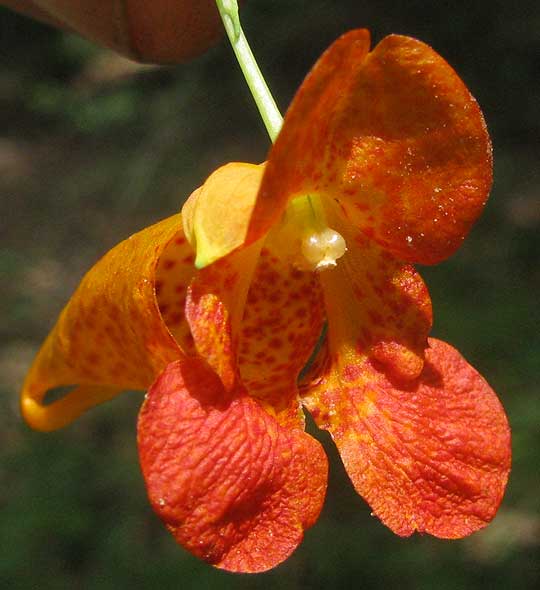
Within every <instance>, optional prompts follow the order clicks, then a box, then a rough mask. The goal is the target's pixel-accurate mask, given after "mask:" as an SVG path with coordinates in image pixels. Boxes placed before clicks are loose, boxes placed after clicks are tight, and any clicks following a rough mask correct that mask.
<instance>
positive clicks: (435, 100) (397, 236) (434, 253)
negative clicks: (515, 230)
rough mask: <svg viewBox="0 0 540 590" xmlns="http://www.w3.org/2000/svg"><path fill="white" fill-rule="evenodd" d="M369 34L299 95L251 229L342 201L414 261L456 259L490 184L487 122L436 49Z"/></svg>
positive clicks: (316, 70)
mask: <svg viewBox="0 0 540 590" xmlns="http://www.w3.org/2000/svg"><path fill="white" fill-rule="evenodd" d="M368 49H369V34H368V33H367V31H363V30H359V31H352V32H350V33H348V34H346V35H344V36H343V37H341V38H340V39H338V40H337V41H336V42H335V43H334V44H333V45H332V46H331V47H330V48H329V49H328V50H327V51H326V52H325V53H324V55H323V56H322V57H321V58H320V59H319V61H318V62H317V63H316V64H315V66H314V67H313V70H312V71H311V73H310V74H309V75H308V77H307V78H306V80H305V81H304V82H303V84H302V86H301V87H300V89H299V91H298V93H297V95H296V97H295V99H294V100H293V102H292V104H291V106H290V108H289V110H288V112H287V116H286V117H285V121H284V125H283V129H282V132H281V133H280V135H279V137H278V139H277V141H276V143H275V145H274V147H273V149H272V151H271V153H270V156H269V159H268V163H267V167H266V172H265V175H264V178H263V181H262V184H261V190H260V192H259V197H258V200H257V205H256V208H255V211H254V215H253V220H252V223H251V226H250V230H249V236H250V239H255V238H256V237H258V236H260V235H262V234H263V233H264V232H265V231H266V230H267V228H268V227H269V226H270V225H271V224H272V223H274V222H275V221H276V220H277V219H278V218H279V216H280V215H281V213H282V211H283V208H284V207H285V205H286V203H287V201H288V200H289V199H290V198H292V197H295V196H298V195H305V194H319V195H321V196H322V197H327V198H330V199H335V200H336V201H337V202H338V203H339V204H340V205H341V207H342V210H343V214H344V215H345V216H346V218H347V219H348V220H349V222H350V223H352V224H354V225H355V226H357V227H358V228H360V229H362V231H364V232H365V233H366V235H368V236H370V237H373V238H374V239H375V240H376V241H377V242H379V244H380V245H382V246H383V247H385V248H386V249H388V250H390V251H391V252H392V253H393V254H394V255H395V256H397V257H399V258H401V259H402V260H406V261H409V262H422V263H435V262H438V261H439V260H441V259H443V258H446V257H447V256H449V255H450V254H452V253H453V252H454V251H455V250H456V248H457V247H458V246H459V245H460V244H461V242H462V240H463V238H464V237H465V235H466V234H467V232H468V231H469V229H470V227H471V225H472V224H473V223H474V221H475V220H476V219H477V217H478V215H479V214H480V212H481V210H482V208H483V206H484V204H485V202H486V199H487V196H488V192H489V189H490V186H491V179H492V162H491V144H490V140H489V136H488V133H487V130H486V126H485V123H484V119H483V117H482V113H481V111H480V109H479V107H478V105H477V103H476V101H475V100H474V98H473V97H472V96H471V94H470V93H469V91H468V90H467V88H466V87H465V85H464V84H463V82H462V81H461V80H460V78H459V77H458V76H457V74H456V73H455V72H454V70H453V69H452V68H451V67H450V66H449V65H448V64H447V63H446V62H445V61H444V60H443V59H442V58H441V57H440V56H439V55H438V54H437V53H435V52H434V51H433V50H432V49H431V48H430V47H428V46H427V45H425V44H423V43H421V42H420V41H417V40H415V39H411V38H408V37H401V36H398V35H392V36H390V37H386V38H385V39H384V40H383V41H382V42H381V43H379V44H378V45H377V47H375V49H374V50H373V51H372V52H371V53H369V54H368Z"/></svg>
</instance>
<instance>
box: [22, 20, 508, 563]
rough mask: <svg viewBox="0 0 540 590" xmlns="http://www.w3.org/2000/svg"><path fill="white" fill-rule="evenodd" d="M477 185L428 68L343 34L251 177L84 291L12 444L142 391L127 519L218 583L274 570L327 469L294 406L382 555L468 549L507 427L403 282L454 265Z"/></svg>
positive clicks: (456, 87)
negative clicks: (337, 460)
mask: <svg viewBox="0 0 540 590" xmlns="http://www.w3.org/2000/svg"><path fill="white" fill-rule="evenodd" d="M490 184H491V148H490V142H489V137H488V134H487V131H486V128H485V124H484V121H483V118H482V114H481V112H480V110H479V108H478V106H477V104H476V102H475V101H474V99H473V98H472V96H471V95H470V93H469V92H468V90H467V89H466V87H465V86H464V84H463V83H462V82H461V80H460V79H459V78H458V76H457V75H456V73H455V72H454V71H453V70H452V69H451V68H450V66H449V65H448V64H447V63H446V62H445V61H444V60H443V59H442V58H441V57H440V56H438V55H437V54H436V53H435V52H434V51H433V50H432V49H430V48H429V47H427V46H426V45H424V44H423V43H421V42H419V41H417V40H414V39H410V38H407V37H402V36H390V37H386V38H385V39H384V40H383V41H381V42H380V43H379V44H378V45H377V46H376V47H375V49H374V50H373V51H371V52H369V35H368V33H367V32H366V31H364V30H359V31H352V32H350V33H348V34H346V35H344V36H343V37H341V38H340V39H338V41H336V42H335V43H334V44H333V45H332V46H331V47H330V48H329V49H328V50H327V51H326V53H325V54H324V55H323V56H322V57H321V58H320V60H319V61H318V62H317V64H316V65H315V66H314V68H313V70H312V71H311V73H310V74H309V75H308V77H307V78H306V80H305V81H304V83H303V84H302V86H301V88H300V90H299V91H298V93H297V95H296V96H295V98H294V100H293V103H292V105H291V107H290V108H289V111H288V113H287V116H286V118H285V121H284V125H283V129H282V132H281V133H280V135H279V137H278V139H277V141H276V144H275V145H274V147H273V148H272V150H271V152H270V155H269V158H268V162H267V164H266V165H264V166H263V165H261V166H256V165H252V164H244V163H232V164H228V165H226V166H223V167H221V168H219V169H218V170H217V171H216V172H214V173H213V174H212V175H211V176H210V177H209V178H208V179H207V181H206V182H205V183H204V185H203V186H202V187H201V188H199V189H197V190H196V191H195V192H194V193H193V195H192V196H191V197H190V199H189V200H188V201H187V203H186V205H185V206H184V208H183V211H182V215H181V216H180V215H175V216H173V217H170V218H169V219H166V220H164V221H162V222H160V223H157V224H156V225H153V226H151V227H149V228H147V229H145V230H143V231H141V232H140V233H138V234H135V235H134V236H132V237H131V238H129V239H128V240H126V241H124V242H122V243H121V244H119V245H118V246H117V247H116V248H114V249H113V250H111V251H110V252H109V253H108V254H107V255H106V256H105V257H104V258H103V259H102V260H100V261H99V262H98V263H97V264H96V266H95V267H94V268H93V269H92V270H91V271H90V272H89V273H88V274H87V275H86V277H85V278H84V279H83V281H82V283H81V285H80V286H79V288H78V289H77V291H76V293H75V294H74V295H73V297H72V299H71V300H70V302H69V303H68V305H67V306H66V308H65V309H64V311H63V312H62V314H61V316H60V318H59V320H58V322H57V324H56V326H55V327H54V329H53V331H52V332H51V334H50V335H49V337H48V338H47V341H46V342H45V344H44V346H43V347H42V349H41V350H40V352H39V353H38V356H37V358H36V360H35V362H34V364H33V366H32V368H31V370H30V372H29V375H28V377H27V380H26V382H25V385H24V388H23V392H22V401H21V404H22V411H23V414H24V416H25V418H26V420H27V421H28V423H29V424H30V425H31V426H33V427H34V428H37V429H41V430H51V429H54V428H58V427H60V426H63V425H65V424H67V423H69V422H71V421H72V420H73V419H75V418H76V417H77V416H78V415H79V414H80V413H81V412H83V411H85V410H86V409H88V408H89V407H91V406H93V405H95V404H96V403H99V402H101V401H104V400H106V399H109V398H110V397H112V396H114V395H116V394H118V393H119V392H120V391H121V390H123V389H148V393H147V396H146V400H145V402H144V404H143V407H142V409H141V412H140V417H139V424H138V445H139V455H140V461H141V467H142V471H143V475H144V478H145V481H146V485H147V488H148V494H149V498H150V502H151V504H152V506H153V508H154V510H155V511H156V512H157V513H158V515H159V516H160V518H161V519H162V520H163V521H164V523H165V524H166V526H167V528H168V529H169V530H170V531H171V532H172V534H173V535H174V536H175V538H176V539H177V541H178V542H179V543H181V544H182V545H183V546H184V547H186V548H187V549H188V550H189V551H191V552H192V553H194V554H195V555H197V556H199V557H200V558H202V559H204V560H206V561H208V562H209V563H212V564H213V565H215V566H217V567H220V568H223V569H227V570H231V571H238V572H258V571H264V570H266V569H269V568H271V567H273V566H275V565H277V564H278V563H280V562H281V561H282V560H284V559H285V558H286V557H287V556H288V555H289V554H290V553H291V552H292V551H293V550H294V549H295V548H296V547H297V545H298V544H299V543H300V541H301V539H302V536H303V532H304V530H305V529H307V528H308V527H310V526H311V525H312V524H313V523H314V522H315V521H316V519H317V517H318V515H319V512H320V510H321V507H322V503H323V499H324V494H325V489H326V479H327V461H326V457H325V455H324V452H323V451H322V448H321V446H320V444H319V443H318V442H317V441H316V440H315V439H313V438H312V437H311V436H309V435H308V434H306V433H305V431H304V416H303V413H302V410H301V406H302V405H303V406H304V407H305V408H307V410H308V411H309V412H310V413H311V414H312V416H313V418H314V419H315V421H316V423H317V424H318V425H319V426H320V427H321V428H324V429H327V430H329V431H330V433H331V435H332V438H333V440H334V442H335V443H336V445H337V447H338V450H339V452H340V454H341V457H342V459H343V463H344V465H345V468H346V470H347V472H348V474H349V476H350V478H351V481H352V483H353V485H354V486H355V488H356V490H357V491H358V493H359V494H360V495H362V496H363V497H364V498H365V499H366V501H367V502H368V503H369V505H370V506H371V509H372V511H373V513H374V514H375V515H377V516H378V517H379V518H380V519H381V520H382V521H383V522H384V523H385V524H386V525H387V526H388V527H389V528H391V529H392V530H393V531H394V532H395V533H397V534H398V535H401V536H408V535H410V534H412V533H413V532H414V531H418V532H426V533H430V534H432V535H435V536H438V537H442V538H457V537H462V536H465V535H468V534H470V533H472V532H474V531H475V530H478V529H480V528H482V527H483V526H485V525H486V524H487V523H488V522H489V521H490V520H491V519H492V518H493V516H494V514H495V512H496V510H497V508H498V506H499V504H500V502H501V499H502V496H503V493H504V488H505V485H506V481H507V477H508V471H509V467H510V434H509V428H508V423H507V420H506V416H505V414H504V410H503V409H502V406H501V405H500V403H499V401H498V399H497V397H496V395H495V393H494V392H493V391H492V390H491V388H490V387H489V385H488V384H487V383H486V382H485V381H484V379H483V378H482V377H481V376H480V375H479V374H478V373H477V372H476V371H475V370H474V369H473V368H472V367H471V366H470V365H469V364H467V362H466V361H465V360H464V359H463V358H462V357H461V356H460V354H459V353H458V352H457V351H456V350H455V349H453V348H452V347H451V346H449V345H448V344H445V343H444V342H441V341H439V340H435V339H430V338H428V333H429V331H430V328H431V323H432V310H431V302H430V299H429V295H428V292H427V289H426V287H425V285H424V283H423V281H422V279H421V278H420V276H419V274H418V273H417V271H416V270H415V269H414V267H413V266H412V263H428V264H431V263H436V262H439V261H440V260H442V259H444V258H446V257H448V256H449V255H450V254H452V253H453V252H454V251H455V250H456V248H457V247H458V246H459V245H460V243H461V242H462V240H463V239H464V236H465V234H466V233H467V232H468V230H469V228H470V227H471V225H472V223H473V222H474V221H475V219H476V218H477V217H478V215H479V214H480V212H481V210H482V208H483V206H484V203H485V200H486V197H487V194H488V191H489V188H490ZM182 224H183V229H182ZM194 260H195V263H196V264H195V266H194V264H193V262H194ZM325 321H327V322H328V335H327V337H326V338H325V340H324V344H323V346H322V347H321V349H320V351H319V352H318V354H317V356H316V358H315V360H314V362H313V363H312V365H311V368H310V369H309V372H308V374H307V375H303V377H302V379H301V381H300V384H299V385H298V375H299V374H300V372H301V371H302V369H303V367H304V366H305V365H306V363H307V361H308V359H309V358H310V356H311V355H312V352H313V350H314V349H315V347H316V344H317V341H318V340H319V336H320V334H321V330H322V328H323V325H324V323H325ZM65 384H77V386H76V387H75V388H74V390H73V391H72V392H70V393H69V394H68V395H67V396H66V397H64V398H62V399H60V400H58V401H56V402H54V403H52V404H48V405H47V404H44V403H43V398H44V395H45V393H46V391H47V390H48V389H50V388H53V387H56V386H59V385H65Z"/></svg>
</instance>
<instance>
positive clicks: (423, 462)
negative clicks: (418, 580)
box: [306, 339, 510, 538]
mask: <svg viewBox="0 0 540 590" xmlns="http://www.w3.org/2000/svg"><path fill="white" fill-rule="evenodd" d="M348 360H349V362H350V361H352V362H354V366H355V367H356V369H355V372H354V373H351V372H348V371H347V369H346V367H345V366H343V365H342V364H340V363H335V364H333V365H331V366H330V367H329V368H328V370H327V373H326V375H325V377H323V378H321V382H320V383H319V385H318V387H316V388H315V389H313V390H312V392H311V395H310V396H308V397H307V398H306V402H307V405H308V407H309V409H310V411H312V412H313V414H314V416H315V419H316V420H317V422H318V423H319V424H320V425H321V426H322V427H323V428H327V429H328V430H330V432H331V434H332V437H333V439H334V441H335V442H336V444H337V446H338V449H339V451H340V454H341V457H342V459H343V462H344V464H345V467H346V469H347V472H348V474H349V476H350V478H351V480H352V482H353V484H354V486H355V488H356V490H357V491H358V493H359V494H360V495H362V496H363V497H364V498H365V499H366V500H367V502H368V503H369V504H370V506H371V508H372V510H373V512H374V514H376V515H377V516H378V517H379V518H380V519H381V520H382V521H383V522H384V523H385V524H386V525H387V526H388V527H390V528H391V529H392V530H393V531H394V532H395V533H397V534H398V535H401V536H408V535H411V534H412V533H413V532H415V531H418V532H426V533H430V534H432V535H435V536H437V537H442V538H459V537H463V536H465V535H468V534H470V533H472V532H474V531H476V530H478V529H480V528H482V527H483V526H485V525H486V524H487V523H488V522H489V521H490V520H491V519H492V518H493V516H494V515H495V512H496V511H497V508H498V506H499V504H500V502H501V499H502V496H503V493H504V489H505V486H506V481H507V478H508V472H509V468H510V434H509V428H508V422H507V420H506V416H505V414H504V410H503V408H502V407H501V404H500V403H499V401H498V399H497V396H496V395H495V393H494V392H493V391H492V389H491V388H490V387H489V385H488V384H487V383H486V382H485V381H484V379H483V378H482V377H481V376H480V375H479V374H478V373H477V372H476V371H475V370H474V369H473V368H472V367H471V366H470V365H469V364H467V362H466V361H465V360H464V359H463V358H462V357H461V356H460V354H459V353H458V352H457V351H456V350H455V349H453V348H452V347H451V346H449V345H448V344H445V343H444V342H440V341H438V340H433V339H431V340H430V347H429V348H428V349H427V351H426V363H425V366H424V369H423V371H422V373H421V375H420V376H419V377H418V378H417V379H416V380H415V381H413V382H409V383H406V384H403V383H399V382H398V381H396V380H392V379H391V378H389V377H388V376H386V375H385V373H384V371H381V370H379V368H378V367H377V365H376V364H373V363H372V362H370V361H369V360H367V359H366V358H360V357H359V358H357V359H356V360H355V359H352V358H349V359H348Z"/></svg>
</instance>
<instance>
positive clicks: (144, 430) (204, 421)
mask: <svg viewBox="0 0 540 590" xmlns="http://www.w3.org/2000/svg"><path fill="white" fill-rule="evenodd" d="M138 443H139V455H140V461H141V467H142V471H143V475H144V478H145V480H146V485H147V488H148V495H149V498H150V502H151V503H152V507H153V508H154V510H155V511H156V513H157V514H158V515H159V517H160V518H161V519H162V520H163V521H164V523H165V524H166V525H167V528H168V529H169V530H170V531H171V533H172V534H173V535H174V537H175V538H176V540H177V541H178V542H179V543H180V544H181V545H183V546H184V547H185V548H186V549H188V550H189V551H191V552H192V553H193V554H195V555H196V556H198V557H200V558H201V559H204V560H205V561H207V562H209V563H211V564H213V565H215V566H216V567H219V568H222V569H225V570H229V571H233V572H261V571H265V570H268V569H270V568H272V567H274V566H276V565H278V564H279V563H281V562H282V561H283V560H284V559H286V558H287V557H288V556H289V555H290V554H291V553H292V552H293V551H294V549H295V548H296V547H297V546H298V544H299V543H300V542H301V540H302V537H303V531H304V530H305V529H307V528H309V527H310V526H311V525H312V524H313V523H314V522H315V521H316V520H317V518H318V515H319V512H320V510H321V507H322V503H323V500H324V494H325V490H326V478H327V461H326V457H325V455H324V452H323V450H322V448H321V446H320V445H319V443H318V442H317V441H315V440H314V439H313V438H311V437H310V436H308V435H307V434H305V433H304V432H302V431H301V430H298V429H285V428H283V427H281V426H279V424H278V423H277V422H276V421H275V420H274V419H273V418H271V417H270V416H269V415H268V414H267V413H266V412H265V411H264V410H262V409H261V408H260V406H259V405H258V404H257V402H255V401H254V400H252V399H250V398H249V397H247V396H245V395H243V393H242V392H241V391H236V392H234V394H233V395H232V397H231V396H230V395H227V393H226V392H225V390H224V389H223V385H222V383H221V381H220V380H219V379H218V378H217V376H216V375H215V374H214V373H213V372H212V371H211V370H209V369H208V367H207V366H206V365H205V364H204V363H203V362H202V361H200V360H198V359H192V360H188V361H183V362H176V363H173V364H171V365H169V366H168V367H167V368H166V370H165V371H164V372H163V373H162V375H161V376H160V377H159V378H158V380H157V381H156V382H155V383H154V385H153V386H152V387H151V389H150V391H149V392H148V395H147V398H146V401H145V404H144V406H143V408H142V410H141V413H140V416H139V425H138Z"/></svg>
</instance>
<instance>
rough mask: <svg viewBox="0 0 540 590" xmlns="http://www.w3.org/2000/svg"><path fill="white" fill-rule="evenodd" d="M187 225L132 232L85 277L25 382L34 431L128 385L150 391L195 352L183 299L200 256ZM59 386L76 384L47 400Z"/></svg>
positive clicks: (170, 223) (176, 222)
mask: <svg viewBox="0 0 540 590" xmlns="http://www.w3.org/2000/svg"><path fill="white" fill-rule="evenodd" d="M181 227H182V221H181V218H180V215H175V216H173V217H170V218H168V219H165V220H164V221H161V222H160V223H157V224H156V225H153V226H151V227H149V228H147V229H145V230H143V231H141V232H139V233H137V234H135V235H133V236H131V237H130V238H129V239H127V240H125V241H124V242H122V243H121V244H119V245H118V246H116V247H115V248H113V249H112V250H111V251H110V252H109V253H108V254H106V255H105V256H104V257H103V258H102V259H101V260H100V261H99V262H98V263H97V264H96V265H95V266H94V267H93V268H92V269H91V270H90V272H88V274H87V275H86V276H85V277H84V279H83V280H82V282H81V284H80V286H79V287H78V289H77V291H76V292H75V294H74V295H73V297H72V298H71V300H70V301H69V303H68V304H67V306H66V307H65V309H64V310H63V312H62V314H61V315H60V318H59V319H58V322H57V323H56V325H55V327H54V328H53V330H52V331H51V333H50V334H49V336H48V337H47V340H46V341H45V343H44V344H43V346H42V348H41V350H40V351H39V353H38V355H37V357H36V359H35V361H34V363H33V365H32V367H31V369H30V371H29V373H28V376H27V378H26V381H25V383H24V387H23V390H22V393H21V407H22V412H23V415H24V417H25V419H26V421H27V422H28V423H29V424H30V425H31V426H32V427H33V428H36V429H38V430H53V429H55V428H59V427H61V426H64V425H65V424H68V423H69V422H71V421H72V420H74V419H75V418H76V417H77V416H78V415H79V414H80V413H81V412H83V411H85V410H87V409H88V408H90V407H92V406H94V405H96V404H98V403H100V402H102V401H105V400H106V399H109V398H111V397H113V396H114V395H117V394H118V393H119V392H120V391H122V390H124V389H146V388H148V387H149V386H150V384H151V383H152V382H153V381H154V379H155V378H156V376H157V375H158V374H159V373H160V372H161V371H162V370H163V369H164V368H165V367H166V366H167V365H168V364H169V363H170V362H172V361H174V360H176V359H178V358H182V357H183V356H184V352H183V350H182V349H184V350H186V352H190V351H191V349H192V347H193V344H192V342H191V341H190V338H189V333H188V330H187V325H186V322H185V318H184V313H183V304H184V302H185V291H186V289H187V283H188V282H189V280H190V279H191V275H192V274H193V253H192V251H191V247H190V246H189V244H188V243H187V242H186V240H185V239H184V238H183V234H182V229H181ZM156 275H157V278H156ZM160 310H161V311H160ZM169 328H170V329H169ZM175 337H176V339H175ZM60 386H73V387H74V389H73V390H72V391H71V392H70V393H68V394H67V395H66V396H65V397H63V398H61V399H60V400H58V401H56V402H54V403H52V404H46V403H45V401H44V398H45V395H46V393H47V391H48V390H50V389H53V388H56V387H60Z"/></svg>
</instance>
